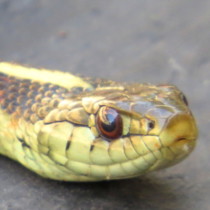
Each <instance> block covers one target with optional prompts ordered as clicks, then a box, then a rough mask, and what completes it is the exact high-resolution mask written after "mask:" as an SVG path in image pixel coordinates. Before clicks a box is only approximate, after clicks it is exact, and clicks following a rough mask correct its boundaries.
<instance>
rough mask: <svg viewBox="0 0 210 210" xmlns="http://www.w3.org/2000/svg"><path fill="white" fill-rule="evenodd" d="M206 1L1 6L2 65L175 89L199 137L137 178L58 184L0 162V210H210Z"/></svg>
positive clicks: (5, 1) (9, 2)
mask: <svg viewBox="0 0 210 210" xmlns="http://www.w3.org/2000/svg"><path fill="white" fill-rule="evenodd" d="M209 11H210V1H208V0H202V1H197V0H191V1H188V0H177V1H168V0H156V1H151V0H147V1H146V0H129V1H126V0H106V1H98V0H89V1H85V0H77V1H74V0H59V1H56V0H16V1H14V0H0V59H1V60H5V61H16V62H20V63H24V64H28V65H31V66H36V67H39V66H42V67H47V68H58V69H64V70H66V71H71V72H73V73H80V74H84V75H90V76H97V77H104V78H111V79H113V80H118V81H135V82H145V81H146V82H152V83H166V82H170V83H173V84H176V85H177V86H179V87H180V89H182V90H183V91H184V92H185V94H186V95H187V96H188V100H189V101H190V104H191V108H192V110H193V112H194V114H195V117H196V119H197V122H198V125H199V129H200V137H199V141H198V146H197V148H196V150H195V151H194V153H193V154H192V155H191V156H190V157H189V158H188V159H187V160H186V161H184V162H183V163H181V164H179V165H177V166H175V167H173V168H170V169H167V170H163V171H161V172H157V173H153V174H150V175H148V176H145V177H141V178H138V179H132V180H125V181H116V182H105V183H92V184H91V183H89V184H76V183H60V182H55V181H49V180H45V179H42V178H40V177H38V176H36V175H35V174H33V173H32V172H30V171H28V170H27V169H25V168H23V167H22V166H20V165H19V164H17V163H16V162H14V161H11V160H9V159H7V158H5V157H0V165H1V167H0V189H1V190H0V209H1V210H4V209H5V210H6V209H8V210H13V209H14V210H22V209H30V210H36V209H51V210H57V209H64V210H65V209H92V210H95V209H97V210H98V209H135V208H136V209H137V208H138V209H142V210H143V209H162V210H165V209H196V210H197V209H210V199H209V198H210V164H209V162H210V152H209V151H210V135H209V125H210V110H209V88H210V59H209V57H210V42H209V37H210V21H209V19H210V13H209Z"/></svg>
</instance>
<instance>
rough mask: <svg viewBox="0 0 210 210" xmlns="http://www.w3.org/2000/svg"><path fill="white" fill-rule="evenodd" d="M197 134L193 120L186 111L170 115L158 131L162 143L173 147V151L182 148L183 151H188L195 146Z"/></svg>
mask: <svg viewBox="0 0 210 210" xmlns="http://www.w3.org/2000/svg"><path fill="white" fill-rule="evenodd" d="M197 136H198V130H197V127H196V123H195V120H194V118H193V116H192V115H191V114H187V113H178V114H176V115H174V116H173V117H171V118H170V119H169V120H168V121H167V123H166V125H165V127H164V128H163V130H162V132H161V133H160V139H161V142H162V144H163V145H164V146H167V147H170V148H171V149H174V151H175V153H178V150H180V149H181V150H184V152H183V153H190V151H192V149H193V148H194V146H195V140H196V139H197Z"/></svg>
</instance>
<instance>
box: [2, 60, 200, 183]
mask: <svg viewBox="0 0 210 210" xmlns="http://www.w3.org/2000/svg"><path fill="white" fill-rule="evenodd" d="M196 138H197V128H196V123H195V120H194V118H193V116H192V113H191V111H190V110H189V107H188V105H187V101H186V98H185V97H184V95H183V93H182V92H181V91H180V90H178V89H177V88H176V87H175V86H172V85H158V86H155V85H151V84H127V83H119V82H114V81H110V80H103V79H92V78H85V77H77V76H73V75H71V74H69V73H64V72H59V71H49V70H46V69H35V68H29V67H24V66H21V65H17V64H13V63H0V153H1V154H2V155H5V156H7V157H9V158H12V159H14V160H16V161H18V162H19V163H21V164H22V165H24V166H25V167H27V168H29V169H30V170H32V171H34V172H36V173H37V174H39V175H41V176H42V177H46V178H50V179H54V180H62V181H99V180H111V179H125V178H131V177H137V176H140V175H142V174H145V173H147V172H149V171H153V170H157V169H160V168H165V167H168V166H171V165H174V164H175V163H178V162H179V161H181V160H182V159H184V158H185V157H186V156H188V154H189V153H190V152H191V151H192V150H193V148H194V146H195V143H196Z"/></svg>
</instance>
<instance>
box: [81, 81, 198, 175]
mask: <svg viewBox="0 0 210 210" xmlns="http://www.w3.org/2000/svg"><path fill="white" fill-rule="evenodd" d="M82 105H83V107H84V110H85V112H86V113H88V115H89V117H88V125H87V126H88V128H89V129H90V131H91V133H92V134H93V135H94V138H93V141H91V144H90V145H89V151H90V153H89V154H88V156H89V157H88V159H89V161H90V163H89V164H90V167H91V168H92V169H93V170H92V171H91V170H90V171H91V173H92V175H93V176H95V177H97V178H98V179H119V178H128V177H135V176H139V175H141V174H143V173H145V172H149V171H153V170H156V169H159V168H165V167H168V166H171V165H174V164H175V163H178V162H179V161H181V160H182V159H184V158H185V157H186V156H188V155H189V154H190V152H191V151H192V150H193V148H194V146H195V142H196V141H195V140H196V138H197V128H196V124H195V120H194V118H193V116H192V114H191V111H190V110H189V107H188V103H187V100H186V97H185V96H184V95H183V93H182V92H180V91H179V90H178V89H177V88H176V87H174V86H168V85H159V86H151V85H136V84H134V85H130V86H123V87H116V88H113V87H112V88H104V87H102V88H98V89H96V90H95V91H94V92H93V93H91V95H90V96H85V97H83V98H82Z"/></svg>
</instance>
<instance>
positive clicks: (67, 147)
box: [66, 141, 71, 151]
mask: <svg viewBox="0 0 210 210" xmlns="http://www.w3.org/2000/svg"><path fill="white" fill-rule="evenodd" d="M70 146H71V141H67V144H66V151H67V150H68V149H69V148H70Z"/></svg>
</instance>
